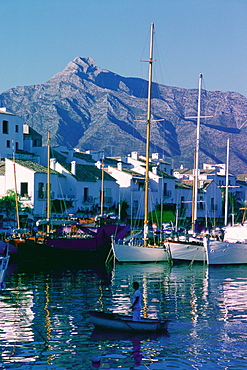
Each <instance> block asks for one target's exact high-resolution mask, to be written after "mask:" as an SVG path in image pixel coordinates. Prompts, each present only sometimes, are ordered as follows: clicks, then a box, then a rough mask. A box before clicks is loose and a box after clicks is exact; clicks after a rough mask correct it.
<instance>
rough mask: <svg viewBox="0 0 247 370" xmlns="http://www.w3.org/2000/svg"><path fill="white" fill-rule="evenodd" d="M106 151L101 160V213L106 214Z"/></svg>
mask: <svg viewBox="0 0 247 370" xmlns="http://www.w3.org/2000/svg"><path fill="white" fill-rule="evenodd" d="M104 174H105V172H104V153H103V155H102V160H101V192H100V215H101V216H103V214H104V195H105V194H104Z"/></svg>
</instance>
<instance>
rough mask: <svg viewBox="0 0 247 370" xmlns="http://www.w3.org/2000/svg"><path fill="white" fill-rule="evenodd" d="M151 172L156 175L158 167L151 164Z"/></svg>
mask: <svg viewBox="0 0 247 370" xmlns="http://www.w3.org/2000/svg"><path fill="white" fill-rule="evenodd" d="M152 172H153V174H154V175H157V174H158V167H157V166H153V167H152Z"/></svg>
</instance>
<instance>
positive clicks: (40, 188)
mask: <svg viewBox="0 0 247 370" xmlns="http://www.w3.org/2000/svg"><path fill="white" fill-rule="evenodd" d="M44 197H45V184H44V183H43V182H39V183H38V198H44Z"/></svg>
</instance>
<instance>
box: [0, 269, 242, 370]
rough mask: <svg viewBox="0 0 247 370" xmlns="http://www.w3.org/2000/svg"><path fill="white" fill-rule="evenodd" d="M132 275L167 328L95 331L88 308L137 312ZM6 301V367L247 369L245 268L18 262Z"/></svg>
mask: <svg viewBox="0 0 247 370" xmlns="http://www.w3.org/2000/svg"><path fill="white" fill-rule="evenodd" d="M133 281H138V282H139V283H140V289H141V290H142V293H143V298H144V299H143V312H142V314H143V315H144V316H145V317H150V318H160V319H167V318H168V319H169V320H170V322H169V326H168V327H169V328H168V331H167V332H165V333H163V334H159V335H154V334H145V335H144V334H142V335H137V334H136V335H130V334H127V335H126V334H123V333H113V332H109V331H108V332H103V333H102V332H99V331H96V330H95V329H94V327H93V325H92V324H91V322H90V318H89V316H88V313H87V312H88V310H100V311H106V312H116V313H121V314H128V313H130V310H129V309H130V304H131V303H130V298H131V296H132V294H133V290H132V289H133V288H132V282H133ZM0 305H1V311H0V344H1V365H0V369H23V370H24V369H25V370H26V369H30V370H31V369H34V370H43V369H50V370H51V369H56V370H62V369H87V370H88V369H96V368H97V369H110V370H113V369H114V370H117V369H124V370H125V369H126V370H127V369H143V370H144V369H145V370H147V369H150V370H151V369H152V370H154V369H157V370H160V369H173V370H174V369H194V370H195V369H198V370H199V369H207V370H208V369H214V370H215V369H224V370H226V369H234V370H236V369H239V370H242V369H245V368H246V369H247V350H246V344H247V266H245V265H239V266H225V267H224V266H221V267H208V266H206V265H204V264H193V265H192V266H189V265H188V264H181V265H173V266H171V265H170V264H168V263H159V264H153V263H151V264H122V265H119V264H116V265H115V266H113V267H111V268H108V269H106V268H104V267H97V268H87V267H83V268H80V266H79V267H76V268H75V267H73V266H67V267H63V268H59V266H55V265H53V266H50V267H48V266H39V265H38V264H37V265H36V266H35V265H33V264H30V265H28V266H22V265H20V264H19V265H18V264H13V263H10V265H9V268H8V271H7V275H6V279H5V287H4V289H2V290H1V291H0Z"/></svg>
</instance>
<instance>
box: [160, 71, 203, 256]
mask: <svg viewBox="0 0 247 370" xmlns="http://www.w3.org/2000/svg"><path fill="white" fill-rule="evenodd" d="M201 90H202V73H200V75H199V83H198V108H197V117H196V118H197V128H196V149H195V169H194V182H193V196H192V226H193V234H194V235H195V234H196V224H197V198H198V170H199V160H198V159H199V141H200V119H201V118H202V116H201ZM204 117H205V116H204ZM208 117H209V116H208ZM187 118H195V117H187ZM165 244H166V246H167V248H169V249H170V253H171V258H172V261H173V262H176V261H178V262H179V261H190V262H193V261H197V262H206V258H207V256H206V251H205V248H204V245H203V240H200V239H199V238H198V237H192V236H191V237H190V238H189V240H188V241H184V240H169V241H166V243H165Z"/></svg>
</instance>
